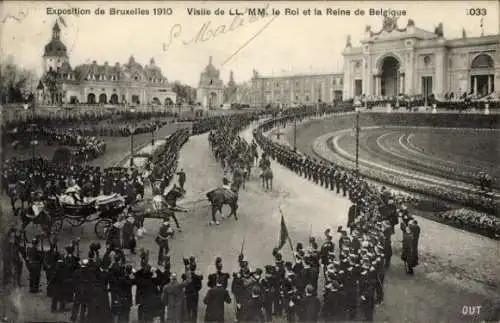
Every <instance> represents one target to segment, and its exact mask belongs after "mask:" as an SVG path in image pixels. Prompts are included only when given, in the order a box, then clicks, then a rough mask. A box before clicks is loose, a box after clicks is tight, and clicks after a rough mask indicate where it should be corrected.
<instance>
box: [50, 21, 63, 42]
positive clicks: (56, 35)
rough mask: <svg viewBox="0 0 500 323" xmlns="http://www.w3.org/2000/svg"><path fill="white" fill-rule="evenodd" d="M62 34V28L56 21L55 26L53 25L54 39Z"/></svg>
mask: <svg viewBox="0 0 500 323" xmlns="http://www.w3.org/2000/svg"><path fill="white" fill-rule="evenodd" d="M60 35H61V28H59V24H58V23H57V21H56V23H55V24H54V27H52V39H59V38H60Z"/></svg>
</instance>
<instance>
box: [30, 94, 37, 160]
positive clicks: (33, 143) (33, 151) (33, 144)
mask: <svg viewBox="0 0 500 323" xmlns="http://www.w3.org/2000/svg"><path fill="white" fill-rule="evenodd" d="M35 118H36V98H35V95H33V104H32V106H31V157H32V158H33V159H35V154H36V149H35V147H36V144H37V141H36V133H35V131H36V124H35Z"/></svg>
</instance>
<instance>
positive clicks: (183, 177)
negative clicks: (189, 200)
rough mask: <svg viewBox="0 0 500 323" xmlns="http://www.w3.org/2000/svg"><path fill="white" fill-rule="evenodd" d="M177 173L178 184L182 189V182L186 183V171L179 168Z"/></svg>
mask: <svg viewBox="0 0 500 323" xmlns="http://www.w3.org/2000/svg"><path fill="white" fill-rule="evenodd" d="M177 175H178V176H179V186H180V187H181V188H182V189H184V184H185V183H186V173H185V172H184V169H183V168H181V170H180V171H179V172H177Z"/></svg>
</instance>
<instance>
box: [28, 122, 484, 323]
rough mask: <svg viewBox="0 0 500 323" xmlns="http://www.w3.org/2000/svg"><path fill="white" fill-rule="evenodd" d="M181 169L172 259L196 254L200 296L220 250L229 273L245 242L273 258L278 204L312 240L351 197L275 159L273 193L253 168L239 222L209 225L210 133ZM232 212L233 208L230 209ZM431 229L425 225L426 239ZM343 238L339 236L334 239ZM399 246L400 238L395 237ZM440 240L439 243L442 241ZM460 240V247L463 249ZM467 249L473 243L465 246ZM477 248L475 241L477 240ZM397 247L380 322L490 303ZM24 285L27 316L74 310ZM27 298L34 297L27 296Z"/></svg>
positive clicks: (296, 230) (299, 234)
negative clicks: (182, 190) (408, 266)
mask: <svg viewBox="0 0 500 323" xmlns="http://www.w3.org/2000/svg"><path fill="white" fill-rule="evenodd" d="M243 135H244V137H245V138H247V139H251V131H250V130H247V131H245V132H244V134H243ZM180 167H182V168H184V170H185V171H186V173H187V181H186V189H187V194H186V197H185V201H184V202H183V203H182V204H184V205H186V206H187V207H189V206H190V207H191V208H192V209H191V211H190V212H187V213H184V214H180V215H179V219H180V222H181V226H183V229H184V230H183V232H181V233H178V234H176V237H175V238H174V239H173V240H172V243H171V250H172V264H173V268H174V270H175V271H176V272H178V273H181V270H182V257H188V256H191V255H193V256H195V257H196V258H197V263H198V269H199V271H200V272H201V273H202V274H203V275H204V278H205V279H204V281H203V290H202V293H201V298H202V297H203V296H204V295H205V292H206V277H207V275H208V274H209V273H211V272H213V271H214V259H215V257H217V256H221V257H222V258H223V262H224V268H225V270H226V271H228V272H232V271H235V270H237V268H238V265H237V255H238V254H239V252H240V248H241V246H242V242H243V240H245V245H244V254H245V258H246V259H247V260H248V261H249V263H250V265H251V268H252V269H255V268H257V267H261V268H262V267H263V266H264V265H265V264H271V263H272V262H273V259H272V256H271V250H272V248H273V247H274V246H275V245H276V244H277V241H278V234H279V223H280V213H279V206H280V205H281V208H282V210H283V213H284V214H285V218H286V223H287V225H288V229H289V231H290V235H291V237H292V241H293V243H294V244H295V243H296V242H298V241H301V242H307V237H308V236H309V234H310V233H312V234H313V235H314V236H316V237H317V239H318V240H319V241H322V237H323V232H324V230H325V229H326V228H327V227H330V228H332V230H333V232H335V229H336V227H337V226H339V225H345V222H346V213H347V209H348V207H349V202H348V201H347V200H346V199H345V198H342V197H340V196H338V195H335V194H332V193H331V192H330V191H328V190H326V189H324V188H321V187H319V186H317V185H314V184H313V183H311V182H309V181H306V180H305V179H303V178H300V177H297V176H296V175H295V174H293V173H291V172H290V171H288V170H286V169H284V168H283V167H281V166H279V165H277V164H276V163H274V162H273V163H272V167H273V171H274V175H275V182H274V183H273V185H274V187H273V191H272V192H268V193H266V192H263V190H262V188H261V186H260V183H259V181H258V178H257V176H256V175H255V174H253V176H252V180H251V181H250V182H249V183H248V184H247V187H246V189H245V190H243V191H242V192H241V194H240V208H239V220H238V221H236V220H234V219H232V218H231V219H226V220H225V221H224V222H223V223H222V224H221V225H220V226H209V225H208V221H209V208H208V207H207V204H208V203H207V202H204V201H203V202H198V203H190V202H193V201H198V200H200V199H202V198H204V195H205V193H206V192H207V191H208V190H210V189H212V188H215V187H217V186H219V185H221V179H222V173H221V169H220V166H219V165H218V164H217V163H216V162H215V160H214V158H213V155H212V153H211V151H210V149H209V148H208V142H207V135H200V136H194V137H191V138H190V140H189V141H188V142H187V143H186V144H185V145H184V147H183V149H182V151H181V156H180ZM225 212H226V213H227V212H228V210H225ZM158 225H159V220H154V219H150V220H146V224H145V226H146V229H147V234H146V235H145V236H144V237H142V238H141V239H140V240H139V242H138V243H139V247H144V248H147V249H150V250H151V252H152V256H151V263H152V264H153V266H154V264H155V263H156V260H157V257H156V253H157V246H156V245H155V243H154V242H153V239H154V236H155V234H156V230H158ZM83 230H84V232H83V233H82V232H77V231H79V229H74V234H75V235H76V234H82V235H84V237H85V241H84V242H85V243H82V255H83V254H86V252H87V250H88V248H87V246H88V244H89V242H90V241H91V240H92V239H94V236H93V232H92V227H91V226H86V227H85V228H84V229H83ZM428 234H435V232H432V233H430V232H428V231H426V229H425V228H423V232H422V236H423V237H422V238H424V237H425V236H426V235H428ZM334 240H335V241H337V240H338V236H337V235H336V236H335V237H334ZM394 240H396V241H395V242H394V244H395V245H396V244H399V242H398V241H397V240H400V238H399V237H398V238H395V239H394ZM436 243H437V244H439V241H437V242H436ZM458 247H459V246H456V248H458ZM462 247H463V248H466V247H467V246H462ZM474 247H475V246H474ZM283 254H284V257H285V260H292V256H291V252H290V248H289V247H288V246H285V247H284V249H283ZM398 256H399V254H398V251H397V250H396V251H395V256H394V261H393V266H392V267H391V269H390V270H389V272H388V277H387V283H386V301H385V303H384V305H382V306H380V307H378V308H377V310H376V316H375V318H376V320H377V321H388V322H403V321H411V322H447V321H449V322H457V321H470V320H471V317H467V316H463V315H462V307H463V306H464V305H483V306H487V304H488V301H487V299H488V296H490V297H491V295H485V294H484V293H483V292H473V291H471V290H470V289H469V288H468V286H462V285H461V284H460V283H457V282H455V281H452V282H449V281H446V280H443V279H442V278H443V277H444V276H446V274H447V272H446V269H445V268H440V271H439V272H438V274H437V275H434V276H433V275H431V274H430V273H429V271H431V272H432V271H434V270H433V268H429V269H427V266H426V265H425V263H424V264H423V265H421V266H420V267H418V268H417V272H416V275H415V276H414V277H409V276H407V275H405V274H404V269H403V265H402V263H401V261H400V260H399V259H398ZM127 258H128V261H129V262H131V263H135V264H137V263H138V261H139V259H138V257H137V256H130V255H127ZM25 289H26V288H23V289H22V291H21V295H22V298H21V300H22V304H23V305H24V306H23V314H24V315H25V319H33V318H34V317H39V318H44V319H47V320H48V319H50V320H62V319H67V317H68V314H57V315H51V314H50V313H48V306H49V300H48V299H47V298H46V297H44V296H42V295H37V296H35V297H32V296H31V295H29V296H28V295H27V293H26V291H25ZM28 299H29V301H27V300H28ZM233 309H234V307H233V305H231V306H228V307H227V311H226V312H227V313H226V315H227V316H226V320H227V321H231V320H232V319H233V318H234V316H233V312H234V310H233ZM199 313H200V315H199V316H200V317H201V318H202V317H203V314H204V306H203V305H202V304H201V302H200V312H199ZM481 313H482V315H483V316H481V317H482V318H485V317H486V316H484V315H486V314H488V313H491V311H487V309H486V308H485V307H483V311H482V312H481ZM132 317H133V321H135V320H136V317H137V316H136V308H135V307H134V308H133V313H132Z"/></svg>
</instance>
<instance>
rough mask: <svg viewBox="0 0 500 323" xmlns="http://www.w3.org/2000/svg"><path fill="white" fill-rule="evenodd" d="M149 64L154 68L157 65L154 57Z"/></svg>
mask: <svg viewBox="0 0 500 323" xmlns="http://www.w3.org/2000/svg"><path fill="white" fill-rule="evenodd" d="M149 64H150V65H152V66H154V65H155V64H156V62H155V59H154V57H151V59H150V60H149Z"/></svg>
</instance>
